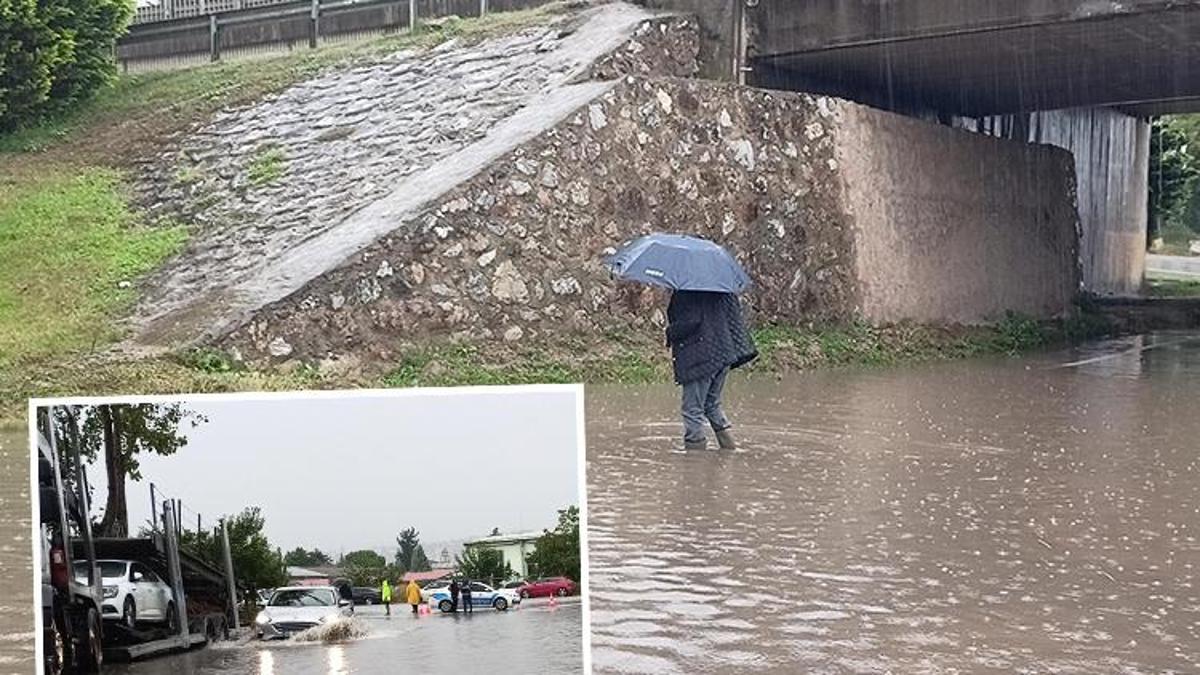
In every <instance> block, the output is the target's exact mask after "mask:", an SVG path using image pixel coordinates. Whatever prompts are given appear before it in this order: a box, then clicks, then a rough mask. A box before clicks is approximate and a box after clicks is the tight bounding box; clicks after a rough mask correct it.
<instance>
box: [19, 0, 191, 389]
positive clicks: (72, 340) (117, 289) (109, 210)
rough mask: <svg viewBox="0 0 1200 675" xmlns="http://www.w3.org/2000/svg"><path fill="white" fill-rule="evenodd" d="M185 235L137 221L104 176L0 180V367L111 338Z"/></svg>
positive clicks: (114, 182) (113, 177)
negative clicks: (116, 321)
mask: <svg viewBox="0 0 1200 675" xmlns="http://www.w3.org/2000/svg"><path fill="white" fill-rule="evenodd" d="M2 1H3V0H0V2H2ZM0 174H2V172H0ZM185 236H186V232H185V231H184V230H183V229H182V228H179V227H173V226H167V227H146V226H144V225H143V224H142V223H141V222H139V220H138V218H136V217H135V216H134V215H133V213H132V212H131V211H130V209H129V205H128V204H127V202H126V200H125V197H124V195H123V194H122V193H121V188H120V181H119V177H118V175H117V174H115V173H114V172H111V171H107V170H100V169H96V170H87V171H84V172H82V173H79V174H77V175H74V176H69V177H68V176H62V175H45V176H41V177H40V179H39V180H37V181H30V182H26V181H25V180H22V179H20V178H14V179H11V180H10V178H9V177H6V176H3V175H0V260H2V261H4V262H3V264H0V368H4V367H5V366H7V365H11V364H12V363H13V362H15V361H18V360H21V359H23V358H28V357H34V358H36V357H42V356H48V355H55V354H61V353H62V352H64V351H71V350H78V349H83V348H90V347H92V346H94V345H96V344H102V343H105V342H107V341H109V340H111V339H113V338H114V337H115V336H116V334H117V331H116V329H115V327H114V325H113V323H112V318H113V317H114V315H115V314H117V313H118V312H119V311H121V310H122V309H123V308H124V307H125V306H126V305H127V304H128V303H129V302H130V301H131V300H132V299H133V297H134V293H135V290H134V284H135V282H136V281H137V280H138V279H139V278H140V277H141V276H142V275H143V274H145V273H146V272H148V271H149V270H151V269H153V268H154V267H155V266H157V265H158V264H159V263H160V262H161V261H162V260H163V259H164V258H166V257H167V256H169V255H170V254H171V253H173V252H174V251H176V250H177V249H178V248H179V247H180V246H181V245H182V243H183V240H184V238H185Z"/></svg>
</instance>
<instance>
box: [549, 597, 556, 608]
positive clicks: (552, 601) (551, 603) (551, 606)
mask: <svg viewBox="0 0 1200 675" xmlns="http://www.w3.org/2000/svg"><path fill="white" fill-rule="evenodd" d="M550 609H558V598H556V597H554V596H553V595H551V596H550Z"/></svg>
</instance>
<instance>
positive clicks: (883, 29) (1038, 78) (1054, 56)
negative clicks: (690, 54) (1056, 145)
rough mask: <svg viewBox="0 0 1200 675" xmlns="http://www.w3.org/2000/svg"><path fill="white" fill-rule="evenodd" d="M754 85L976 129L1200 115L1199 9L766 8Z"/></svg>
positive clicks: (754, 37)
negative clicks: (982, 122) (1077, 114)
mask: <svg viewBox="0 0 1200 675" xmlns="http://www.w3.org/2000/svg"><path fill="white" fill-rule="evenodd" d="M746 25H747V31H748V39H747V45H748V46H747V52H748V53H747V57H748V59H749V65H750V67H751V68H752V71H751V72H752V75H751V76H750V79H751V81H752V83H754V84H758V85H761V86H772V87H782V88H788V89H803V90H806V91H813V92H821V93H826V94H831V95H836V96H840V97H844V98H850V99H854V100H858V101H860V102H863V103H869V104H872V105H876V106H880V107H884V108H888V109H893V110H919V109H925V110H931V111H937V112H939V113H943V114H945V113H953V114H957V115H963V116H970V117H982V116H989V115H999V114H1007V113H1020V112H1029V111H1038V110H1055V109H1062V108H1083V107H1088V108H1090V107H1099V106H1103V107H1113V108H1117V109H1119V110H1121V111H1123V112H1126V113H1128V114H1131V115H1135V116H1148V115H1158V114H1164V113H1169V112H1185V111H1193V110H1198V109H1200V67H1198V66H1200V0H1121V1H1114V0H910V1H907V2H887V1H884V0H865V1H860V2H845V1H844V0H805V1H804V2H795V1H793V0H762V1H761V2H760V3H759V4H758V5H757V6H756V7H754V8H752V9H748V10H747V11H746Z"/></svg>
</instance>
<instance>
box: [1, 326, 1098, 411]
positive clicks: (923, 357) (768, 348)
mask: <svg viewBox="0 0 1200 675" xmlns="http://www.w3.org/2000/svg"><path fill="white" fill-rule="evenodd" d="M1110 333H1111V329H1110V327H1109V326H1108V324H1106V323H1105V322H1103V321H1102V320H1100V319H1097V318H1095V317H1092V316H1091V315H1087V314H1083V315H1081V316H1080V317H1077V318H1073V319H1069V320H1066V321H1051V322H1043V321H1037V320H1034V319H1030V318H1028V317H1023V316H1020V315H1015V314H1013V315H1009V316H1008V317H1005V318H1004V319H1003V320H1001V321H1000V322H998V323H996V324H994V325H992V326H971V327H965V326H949V327H935V326H923V325H913V324H901V325H895V326H885V327H873V326H869V325H867V324H863V323H854V324H849V325H842V326H829V325H824V326H821V325H813V326H803V327H791V326H761V327H758V328H756V329H755V331H754V334H755V340H756V342H757V344H758V348H759V352H760V356H759V359H758V360H757V361H755V362H754V363H753V364H752V366H750V367H749V371H750V372H754V373H759V374H784V373H788V372H797V371H803V370H810V369H815V368H838V367H880V366H891V365H899V364H904V363H917V362H928V361H940V360H948V359H958V358H966V357H972V356H1001V357H1002V356H1015V355H1018V354H1022V353H1027V352H1031V351H1035V350H1038V349H1047V348H1052V347H1057V346H1065V345H1067V344H1071V343H1075V342H1081V341H1083V340H1087V339H1093V338H1097V337H1102V336H1105V335H1108V334H1110ZM400 351H401V352H402V353H403V354H404V356H403V357H401V358H400V359H399V361H398V362H397V363H395V364H393V365H392V366H391V367H390V368H383V369H381V370H374V369H372V370H369V371H368V370H355V369H350V370H336V369H326V370H321V369H320V368H319V367H317V366H314V365H309V364H300V363H294V364H291V365H289V366H287V367H282V368H279V369H276V370H270V371H258V370H253V369H248V368H245V367H244V366H241V365H239V364H236V363H234V362H233V361H232V360H231V359H230V358H229V357H228V356H227V355H225V354H223V353H222V352H220V351H216V350H208V349H205V350H195V351H190V352H187V353H184V354H178V355H175V356H173V357H171V358H153V359H132V358H130V359H128V360H118V359H114V358H112V357H103V356H96V357H93V358H90V359H81V360H76V361H70V362H63V361H58V362H54V363H49V362H40V363H37V364H34V366H33V367H29V368H25V369H23V370H22V371H21V372H20V374H19V376H18V377H15V378H5V379H0V426H2V425H4V424H5V423H14V422H17V421H19V419H20V418H21V416H22V415H24V399H25V398H26V397H27V396H55V395H66V394H78V393H80V392H101V391H102V392H105V393H112V394H132V393H137V392H146V391H153V392H156V393H163V394H168V393H187V392H205V393H208V392H232V391H251V390H265V391H286V390H297V389H335V388H345V387H351V388H353V387H417V386H456V385H506V384H532V383H573V382H586V383H589V384H648V383H669V382H671V370H670V357H669V354H668V352H667V351H666V349H665V348H664V347H663V346H662V344H661V341H659V340H657V339H652V338H651V337H647V336H644V335H634V334H630V333H626V332H622V333H615V332H614V333H610V334H607V335H604V336H601V337H600V338H595V337H592V338H590V339H588V340H584V339H582V338H576V337H563V338H555V339H544V340H538V341H536V344H526V345H516V346H514V345H508V344H503V345H499V344H487V345H473V344H453V343H449V342H442V343H433V344H424V345H406V346H404V347H403V348H401V349H400Z"/></svg>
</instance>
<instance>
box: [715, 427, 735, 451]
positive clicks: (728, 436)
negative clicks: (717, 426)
mask: <svg viewBox="0 0 1200 675" xmlns="http://www.w3.org/2000/svg"><path fill="white" fill-rule="evenodd" d="M716 434H717V445H718V446H719V447H720V448H721V449H722V450H737V442H735V441H734V440H733V432H732V431H730V430H729V427H726V428H724V429H721V430H720V431H718V432H716Z"/></svg>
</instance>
